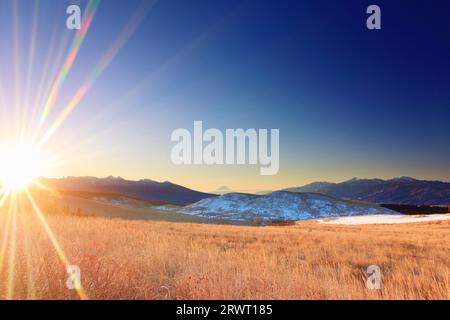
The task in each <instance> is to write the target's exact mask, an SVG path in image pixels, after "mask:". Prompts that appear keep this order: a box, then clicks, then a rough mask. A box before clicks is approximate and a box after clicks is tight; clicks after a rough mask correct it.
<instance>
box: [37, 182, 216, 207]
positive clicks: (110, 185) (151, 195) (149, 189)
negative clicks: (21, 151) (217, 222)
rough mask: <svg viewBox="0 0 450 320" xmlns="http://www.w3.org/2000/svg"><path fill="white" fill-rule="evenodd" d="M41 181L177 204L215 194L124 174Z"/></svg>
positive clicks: (53, 185)
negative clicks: (130, 178)
mask: <svg viewBox="0 0 450 320" xmlns="http://www.w3.org/2000/svg"><path fill="white" fill-rule="evenodd" d="M41 182H43V184H45V185H47V186H49V187H51V188H53V189H55V190H60V191H83V192H101V193H113V194H120V195H125V196H128V197H133V198H138V199H142V200H147V201H155V202H159V203H160V202H163V203H170V204H176V205H187V204H191V203H194V202H197V201H200V200H202V199H205V198H208V197H212V196H214V194H209V193H203V192H199V191H195V190H192V189H188V188H186V187H183V186H180V185H177V184H174V183H171V182H168V181H166V182H156V181H153V180H148V179H143V180H138V181H131V180H125V179H123V178H121V177H107V178H95V177H67V178H62V179H47V178H41Z"/></svg>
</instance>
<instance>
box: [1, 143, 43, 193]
mask: <svg viewBox="0 0 450 320" xmlns="http://www.w3.org/2000/svg"><path fill="white" fill-rule="evenodd" d="M46 164H47V163H46V161H45V157H44V155H43V152H42V151H41V150H39V149H37V148H35V147H33V146H32V145H28V144H24V143H19V144H4V145H0V185H1V187H2V188H3V190H7V191H10V192H17V191H20V190H22V189H25V188H27V187H28V186H29V185H30V184H32V183H33V182H34V181H35V179H36V178H37V177H39V176H44V175H45V174H46V168H47V166H46Z"/></svg>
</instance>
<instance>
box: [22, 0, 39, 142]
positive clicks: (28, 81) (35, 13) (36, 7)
mask: <svg viewBox="0 0 450 320" xmlns="http://www.w3.org/2000/svg"><path fill="white" fill-rule="evenodd" d="M38 13H39V0H36V1H34V7H33V18H32V19H33V20H32V26H31V35H30V46H29V49H28V63H27V65H28V68H27V74H26V77H27V79H26V84H25V95H24V97H25V101H24V112H23V113H22V121H21V135H22V136H24V135H25V134H26V129H27V125H26V121H27V119H28V111H29V108H28V105H29V100H30V88H31V80H32V75H33V67H34V59H35V52H36V41H37V29H38Z"/></svg>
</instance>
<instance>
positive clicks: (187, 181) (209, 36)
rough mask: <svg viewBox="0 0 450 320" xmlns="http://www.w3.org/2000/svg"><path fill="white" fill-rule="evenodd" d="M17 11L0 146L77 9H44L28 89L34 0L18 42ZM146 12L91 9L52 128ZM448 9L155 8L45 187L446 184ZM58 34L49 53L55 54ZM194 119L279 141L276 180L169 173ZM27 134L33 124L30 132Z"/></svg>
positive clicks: (77, 116)
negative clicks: (372, 22) (373, 21)
mask: <svg viewBox="0 0 450 320" xmlns="http://www.w3.org/2000/svg"><path fill="white" fill-rule="evenodd" d="M144 2H146V1H144ZM11 3H12V2H11V1H9V0H8V1H7V0H1V2H0V48H1V50H0V70H1V73H0V75H1V76H0V79H1V84H2V87H3V91H2V92H3V97H4V100H6V104H7V108H6V111H5V110H4V112H6V113H5V114H4V116H3V118H2V124H4V125H3V129H2V130H3V131H1V132H2V136H3V137H6V136H8V132H10V130H9V129H10V127H11V126H14V125H11V124H10V122H11V121H9V120H10V119H13V118H14V117H16V116H17V113H18V111H17V110H16V109H15V108H13V107H12V105H14V102H15V95H14V92H15V88H16V82H15V81H14V80H15V76H14V74H15V73H16V71H17V70H18V69H17V68H18V66H19V74H20V77H19V78H20V80H21V81H20V83H21V86H20V88H21V92H23V95H24V97H25V96H29V99H28V100H31V101H35V95H36V92H37V91H38V88H39V85H40V83H42V81H41V78H42V75H43V74H44V73H45V61H46V59H47V58H48V57H50V62H51V63H50V68H49V69H47V70H50V71H49V72H48V73H47V76H46V77H45V79H44V89H43V91H41V92H43V94H44V96H45V94H46V93H48V90H47V91H46V90H45V87H48V85H47V84H52V83H53V81H54V78H55V75H56V73H57V71H58V70H59V68H60V67H61V64H62V62H63V61H64V58H65V56H66V54H67V53H68V48H69V45H70V43H71V40H72V38H73V35H74V32H73V31H69V30H67V29H66V28H65V19H66V17H67V16H66V14H65V8H66V7H67V6H68V5H70V4H73V3H77V4H80V5H81V7H82V8H85V7H86V4H87V1H65V0H64V1H53V0H41V1H40V2H39V5H38V6H37V8H38V14H37V17H38V20H37V21H38V24H37V26H38V29H37V30H38V33H37V42H36V52H35V56H34V64H33V67H32V68H31V71H32V73H31V77H30V78H31V86H30V89H29V90H28V91H27V90H26V89H25V88H26V85H25V82H26V81H25V80H24V79H26V78H27V71H28V68H27V66H28V62H29V60H28V56H27V52H28V50H29V45H30V30H31V27H32V22H33V18H32V17H33V10H32V8H33V4H34V2H32V1H21V2H19V5H18V7H17V12H18V20H17V26H18V29H17V30H18V31H17V34H18V36H16V35H15V34H14V32H15V30H16V29H15V28H14V15H13V14H12V13H13V8H12V5H11ZM140 3H141V1H137V0H131V1H115V0H108V1H103V2H102V3H101V4H100V6H99V8H98V10H97V13H96V16H95V18H94V21H93V24H92V26H91V28H90V30H89V32H88V34H87V36H86V39H85V42H84V43H83V45H82V47H81V50H80V52H79V55H78V57H77V59H76V61H75V64H74V65H73V68H72V70H71V71H70V73H69V76H68V78H67V80H66V81H65V83H64V86H63V88H62V90H61V92H60V95H59V97H58V99H57V102H56V105H55V110H54V113H52V115H51V117H50V119H49V120H50V123H51V120H52V119H54V118H55V117H56V116H57V115H58V110H61V109H63V108H64V106H65V104H66V103H67V102H68V101H69V100H70V98H71V97H72V96H73V94H74V93H75V92H76V90H77V89H78V88H79V87H80V86H81V85H82V84H83V83H84V82H85V79H86V77H87V76H88V75H89V73H90V71H91V70H92V69H93V68H94V67H95V65H96V64H97V63H98V61H99V60H100V59H101V58H102V55H103V54H104V53H105V52H106V51H107V49H108V47H109V46H110V45H111V44H112V43H113V42H114V41H115V39H116V38H117V36H118V34H119V33H120V31H121V30H122V29H123V28H124V26H125V25H126V24H127V23H128V22H129V21H130V18H131V17H132V16H133V14H135V12H136V10H140V9H138V8H139V6H140ZM374 3H376V4H378V5H379V6H380V7H381V10H382V30H377V31H369V30H367V28H366V27H365V22H366V18H367V15H366V13H365V10H366V8H367V6H368V5H370V4H374ZM448 12H450V4H448V2H446V1H438V0H436V1H432V3H430V2H429V1H414V4H411V3H410V2H409V1H398V0H397V1H376V2H373V1H331V0H315V1H312V0H308V1H300V0H298V1H287V0H284V1H271V0H265V1H256V0H255V1H252V0H249V1H238V0H214V1H206V0H204V1H202V0H196V1H181V0H178V1H173V0H164V1H158V2H156V3H155V5H154V6H153V7H152V8H151V9H150V10H149V12H148V14H147V15H146V17H145V19H144V20H143V22H142V23H141V24H140V25H139V27H138V28H137V30H136V31H135V32H134V33H133V34H132V36H131V37H130V38H129V39H128V41H127V42H126V44H125V45H124V46H123V47H121V50H120V51H119V52H118V54H117V56H116V57H115V58H114V60H113V61H112V62H111V64H110V65H109V66H108V68H107V69H106V70H105V72H103V73H102V74H101V76H100V77H99V78H98V79H97V80H96V82H95V83H94V84H93V86H92V87H91V88H90V91H89V92H88V94H87V95H86V97H85V98H84V99H83V100H82V101H81V103H80V104H79V105H78V106H77V107H76V108H75V109H74V111H73V112H72V113H71V115H70V117H69V118H68V119H67V120H66V121H65V122H64V124H63V125H62V126H61V127H60V128H59V129H58V134H55V135H54V137H53V138H52V140H51V141H50V142H49V146H48V148H49V149H51V150H53V151H55V150H56V152H59V151H61V150H64V157H63V161H62V164H61V165H60V166H59V167H58V168H55V169H54V171H53V172H52V175H55V176H65V175H96V176H106V175H121V176H124V177H127V178H132V179H137V178H152V179H156V180H170V181H174V182H177V183H180V184H184V185H187V186H190V187H195V188H198V189H202V190H207V191H208V190H213V189H214V188H216V187H219V186H221V185H228V186H230V187H231V188H237V189H248V190H256V189H273V188H280V187H287V186H292V185H299V184H304V183H307V182H310V181H315V180H330V181H340V180H345V179H348V178H351V177H353V176H359V177H381V178H388V177H393V176H401V175H410V176H415V177H418V178H428V179H443V180H450V168H449V165H448V164H449V163H450V149H449V148H448V141H449V140H450V125H449V118H450V108H449V107H450V106H449V103H450V100H449V99H450V90H449V88H450V60H449V58H448V57H450V42H449V36H450V20H449V19H448V17H447V15H448ZM52 35H55V47H54V48H55V49H56V50H51V51H49V49H51V46H50V44H51V39H52ZM65 37H66V39H67V42H64V39H65ZM17 39H19V41H15V40H17ZM17 43H18V51H19V53H20V56H17V55H16V54H15V51H14V45H15V44H17ZM58 48H61V50H62V51H61V52H62V55H61V57H62V59H61V61H60V62H59V61H58V59H57V55H58V50H57V49H58ZM58 62H59V63H58ZM26 92H28V95H27V94H26ZM23 100H26V99H23ZM23 107H24V108H25V109H26V108H28V106H23ZM38 108H39V105H38ZM38 114H39V113H38ZM194 120H203V122H204V125H205V126H206V127H215V128H221V129H225V128H239V127H243V128H279V129H280V139H281V140H280V147H281V153H280V162H281V164H280V173H279V174H278V175H277V176H273V177H262V176H259V174H258V172H259V170H258V168H257V167H252V166H245V167H230V166H226V167H221V166H214V167H204V166H197V167H191V166H182V167H176V166H174V165H173V164H172V163H171V161H170V150H171V148H172V146H173V143H172V142H171V141H170V134H171V132H172V131H173V130H174V129H176V128H180V127H184V128H189V129H190V128H192V125H193V121H194ZM5 121H6V122H8V124H5ZM34 122H35V119H33V118H32V117H31V116H30V117H29V121H28V126H33V123H34ZM5 128H8V129H5ZM66 150H67V151H66Z"/></svg>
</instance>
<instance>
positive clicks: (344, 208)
mask: <svg viewBox="0 0 450 320" xmlns="http://www.w3.org/2000/svg"><path fill="white" fill-rule="evenodd" d="M179 212H181V213H184V214H190V215H194V216H200V217H208V218H214V219H229V220H236V221H257V220H264V221H291V220H306V219H315V218H324V217H336V216H352V215H367V214H395V213H394V212H393V211H390V210H388V209H385V208H381V207H379V206H376V205H371V204H366V203H360V202H354V201H345V200H339V199H336V198H333V197H330V196H326V195H321V194H315V193H295V192H286V191H279V192H273V193H271V194H268V195H251V194H242V193H230V194H226V195H223V196H219V197H212V198H208V199H204V200H201V201H199V202H197V203H195V204H192V205H190V206H187V207H185V208H183V209H182V210H180V211H179Z"/></svg>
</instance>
